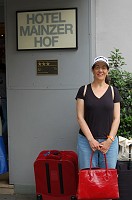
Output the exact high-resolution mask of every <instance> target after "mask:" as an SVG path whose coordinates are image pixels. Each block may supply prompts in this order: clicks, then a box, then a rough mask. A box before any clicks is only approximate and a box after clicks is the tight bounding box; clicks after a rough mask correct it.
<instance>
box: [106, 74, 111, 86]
mask: <svg viewBox="0 0 132 200" xmlns="http://www.w3.org/2000/svg"><path fill="white" fill-rule="evenodd" d="M105 83H107V84H108V85H110V77H109V76H108V75H106V77H105Z"/></svg>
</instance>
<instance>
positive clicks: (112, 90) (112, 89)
mask: <svg viewBox="0 0 132 200" xmlns="http://www.w3.org/2000/svg"><path fill="white" fill-rule="evenodd" d="M110 87H111V92H112V99H113V100H114V88H113V86H110Z"/></svg>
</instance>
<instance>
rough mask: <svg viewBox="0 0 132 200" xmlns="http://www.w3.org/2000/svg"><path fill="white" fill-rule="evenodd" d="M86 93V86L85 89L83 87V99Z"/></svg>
mask: <svg viewBox="0 0 132 200" xmlns="http://www.w3.org/2000/svg"><path fill="white" fill-rule="evenodd" d="M86 91H87V85H85V87H84V91H83V96H84V97H85V94H86Z"/></svg>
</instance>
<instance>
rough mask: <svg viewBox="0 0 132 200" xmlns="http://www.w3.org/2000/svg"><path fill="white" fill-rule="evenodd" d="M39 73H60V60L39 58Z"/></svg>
mask: <svg viewBox="0 0 132 200" xmlns="http://www.w3.org/2000/svg"><path fill="white" fill-rule="evenodd" d="M37 74H38V75H39V74H42V75H49V74H58V60H37Z"/></svg>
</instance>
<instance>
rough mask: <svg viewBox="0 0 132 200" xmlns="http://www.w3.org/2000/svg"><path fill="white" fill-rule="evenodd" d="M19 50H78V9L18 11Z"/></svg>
mask: <svg viewBox="0 0 132 200" xmlns="http://www.w3.org/2000/svg"><path fill="white" fill-rule="evenodd" d="M16 19H17V50H31V49H65V48H67V49H68V48H73V49H76V48H77V8H70V9H57V10H39V11H17V12H16Z"/></svg>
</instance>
